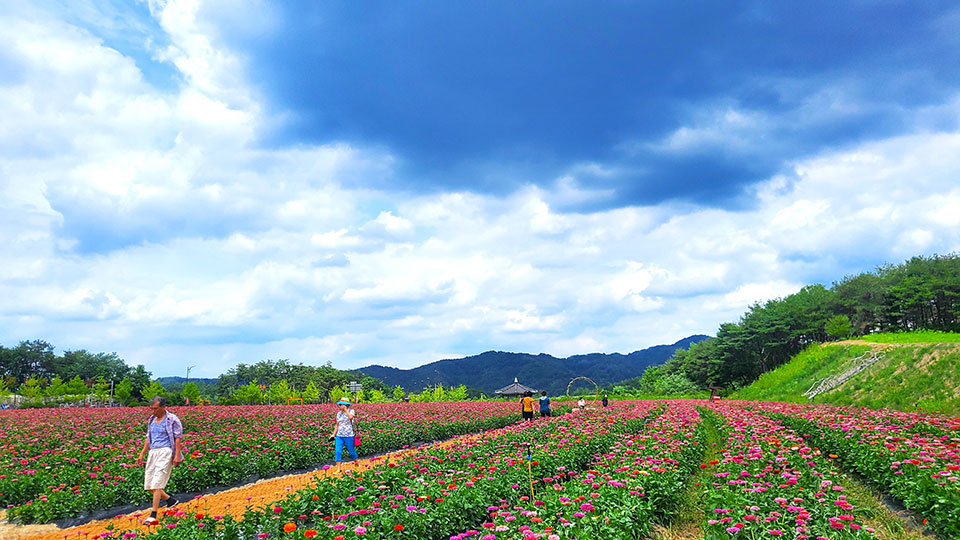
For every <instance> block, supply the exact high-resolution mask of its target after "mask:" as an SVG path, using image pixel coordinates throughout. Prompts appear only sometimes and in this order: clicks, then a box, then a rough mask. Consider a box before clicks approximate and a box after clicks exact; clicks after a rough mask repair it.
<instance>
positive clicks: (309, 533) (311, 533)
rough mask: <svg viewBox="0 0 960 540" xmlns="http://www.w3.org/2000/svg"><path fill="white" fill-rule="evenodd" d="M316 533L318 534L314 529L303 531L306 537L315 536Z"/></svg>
mask: <svg viewBox="0 0 960 540" xmlns="http://www.w3.org/2000/svg"><path fill="white" fill-rule="evenodd" d="M316 535H317V531H316V530H314V529H307V530H305V531H303V536H304V538H313V537H314V536H316Z"/></svg>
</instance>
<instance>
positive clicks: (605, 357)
mask: <svg viewBox="0 0 960 540" xmlns="http://www.w3.org/2000/svg"><path fill="white" fill-rule="evenodd" d="M708 337H709V336H705V335H702V334H697V335H693V336H690V337H686V338H683V339H681V340H680V341H678V342H676V343H674V344H672V345H656V346H653V347H649V348H646V349H643V350H639V351H634V352H632V353H630V354H620V353H612V354H605V353H591V354H580V355H575V356H570V357H567V358H556V357H554V356H551V355H549V354H545V353H541V354H527V353H512V352H502V351H487V352H484V353H481V354H478V355H474V356H467V357H464V358H456V359H448V360H438V361H436V362H431V363H429V364H425V365H422V366H419V367H415V368H412V369H398V368H394V367H389V366H380V365H371V366H367V367H365V368H361V369H359V370H357V371H359V372H363V373H364V374H365V375H369V376H371V377H374V378H377V379H381V380H382V381H383V382H384V383H385V384H387V385H388V386H391V387H392V386H397V385H399V386H402V387H403V388H404V389H405V390H407V391H408V392H419V391H421V390H422V389H423V388H426V387H428V386H436V385H437V384H442V385H443V386H445V387H453V386H459V385H461V384H463V385H466V386H469V387H473V388H476V389H478V390H480V391H481V392H483V393H485V394H487V395H492V394H493V392H494V391H496V390H497V389H499V388H503V387H504V386H507V385H508V384H510V383H512V382H513V380H514V378H516V379H517V380H518V381H519V382H520V384H523V385H525V386H529V387H531V388H536V389H538V390H546V391H547V392H548V393H549V394H551V395H557V394H565V393H566V391H567V385H568V384H569V383H570V381H571V380H573V379H574V378H575V377H589V378H590V379H592V380H593V381H594V382H596V383H597V384H598V385H600V386H606V385H608V384H612V383H616V382H620V381H622V380H625V379H630V378H633V377H639V376H640V375H642V374H643V371H644V370H645V369H647V367H649V366H654V365H658V364H662V363H664V362H666V361H667V359H669V358H670V356H671V355H672V354H673V351H675V350H677V349H686V348H688V347H690V345H692V344H694V343H699V342H700V341H703V340H705V339H707V338H708Z"/></svg>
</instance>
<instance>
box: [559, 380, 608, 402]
mask: <svg viewBox="0 0 960 540" xmlns="http://www.w3.org/2000/svg"><path fill="white" fill-rule="evenodd" d="M577 381H587V382H589V383H590V384H592V385H593V388H594V390H596V392H597V397H596V399H595V400H594V401H593V403H592V405H593V406H594V408H596V406H597V402H598V401H600V386H599V385H598V384H597V383H595V382H593V379H591V378H590V377H574V378H573V379H572V380H571V381H570V382H569V383H568V384H567V397H573V396H571V395H570V388H571V387H573V383H575V382H577Z"/></svg>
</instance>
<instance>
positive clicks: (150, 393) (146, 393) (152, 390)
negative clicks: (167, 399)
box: [140, 381, 166, 403]
mask: <svg viewBox="0 0 960 540" xmlns="http://www.w3.org/2000/svg"><path fill="white" fill-rule="evenodd" d="M165 393H166V389H165V388H164V387H163V386H162V385H161V384H160V383H158V382H157V381H151V382H150V384H148V385H147V386H145V387H144V388H143V389H141V390H140V395H142V396H143V400H144V401H145V402H147V403H150V400H152V399H153V398H155V397H157V396H162V395H164V394H165Z"/></svg>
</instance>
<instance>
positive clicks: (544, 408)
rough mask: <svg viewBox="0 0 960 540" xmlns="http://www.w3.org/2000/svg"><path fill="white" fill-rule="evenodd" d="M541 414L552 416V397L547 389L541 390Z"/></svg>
mask: <svg viewBox="0 0 960 540" xmlns="http://www.w3.org/2000/svg"><path fill="white" fill-rule="evenodd" d="M540 416H550V398H548V397H547V391H546V390H544V391H542V392H540Z"/></svg>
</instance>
